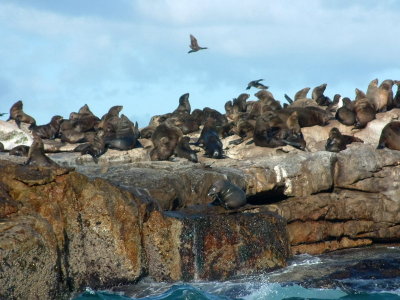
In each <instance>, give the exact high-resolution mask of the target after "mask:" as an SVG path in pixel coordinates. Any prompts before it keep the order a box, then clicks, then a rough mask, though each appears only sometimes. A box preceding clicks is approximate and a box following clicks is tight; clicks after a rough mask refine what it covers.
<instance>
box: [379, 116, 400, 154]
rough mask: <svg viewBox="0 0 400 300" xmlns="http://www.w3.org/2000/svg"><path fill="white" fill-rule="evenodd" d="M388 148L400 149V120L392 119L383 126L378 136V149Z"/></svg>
mask: <svg viewBox="0 0 400 300" xmlns="http://www.w3.org/2000/svg"><path fill="white" fill-rule="evenodd" d="M383 148H389V149H392V150H400V122H399V121H393V122H390V123H388V124H386V126H385V127H383V129H382V132H381V136H380V138H379V143H378V149H383Z"/></svg>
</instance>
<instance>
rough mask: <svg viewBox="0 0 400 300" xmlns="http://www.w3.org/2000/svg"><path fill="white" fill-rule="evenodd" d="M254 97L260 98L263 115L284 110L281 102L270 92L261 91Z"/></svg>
mask: <svg viewBox="0 0 400 300" xmlns="http://www.w3.org/2000/svg"><path fill="white" fill-rule="evenodd" d="M254 96H256V97H257V98H258V100H259V102H261V113H265V112H266V111H271V110H279V109H282V106H281V104H280V102H279V101H277V100H275V98H274V96H273V95H272V93H271V92H269V91H266V90H260V91H258V92H257V93H255V94H254Z"/></svg>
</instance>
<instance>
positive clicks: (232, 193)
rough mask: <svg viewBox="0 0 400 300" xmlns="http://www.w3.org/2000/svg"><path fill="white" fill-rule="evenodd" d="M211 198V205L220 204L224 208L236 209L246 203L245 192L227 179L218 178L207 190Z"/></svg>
mask: <svg viewBox="0 0 400 300" xmlns="http://www.w3.org/2000/svg"><path fill="white" fill-rule="evenodd" d="M208 196H209V197H211V198H212V199H213V202H212V203H211V204H212V205H221V206H222V207H224V208H225V209H229V210H230V209H237V208H240V207H242V206H244V205H246V203H247V199H246V193H245V192H244V191H243V190H242V189H241V188H240V187H238V186H237V185H235V184H233V183H231V182H230V181H229V180H218V181H216V182H214V183H213V184H212V186H211V187H210V189H209V190H208Z"/></svg>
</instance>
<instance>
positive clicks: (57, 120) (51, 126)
mask: <svg viewBox="0 0 400 300" xmlns="http://www.w3.org/2000/svg"><path fill="white" fill-rule="evenodd" d="M62 121H63V117H61V116H53V117H52V118H51V121H50V123H48V124H45V125H39V126H36V125H34V124H33V125H31V126H30V127H29V129H31V130H32V131H33V132H35V133H36V134H37V135H38V136H39V137H40V138H42V139H49V140H54V139H55V138H57V137H58V136H59V132H60V127H61V123H62Z"/></svg>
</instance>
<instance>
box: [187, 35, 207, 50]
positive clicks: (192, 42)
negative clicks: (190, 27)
mask: <svg viewBox="0 0 400 300" xmlns="http://www.w3.org/2000/svg"><path fill="white" fill-rule="evenodd" d="M189 47H190V48H191V49H192V50H190V51H189V52H188V53H192V52H196V51H199V50H203V49H208V48H207V47H200V46H199V44H198V43H197V39H196V38H195V37H194V36H193V35H190V46H189Z"/></svg>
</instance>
